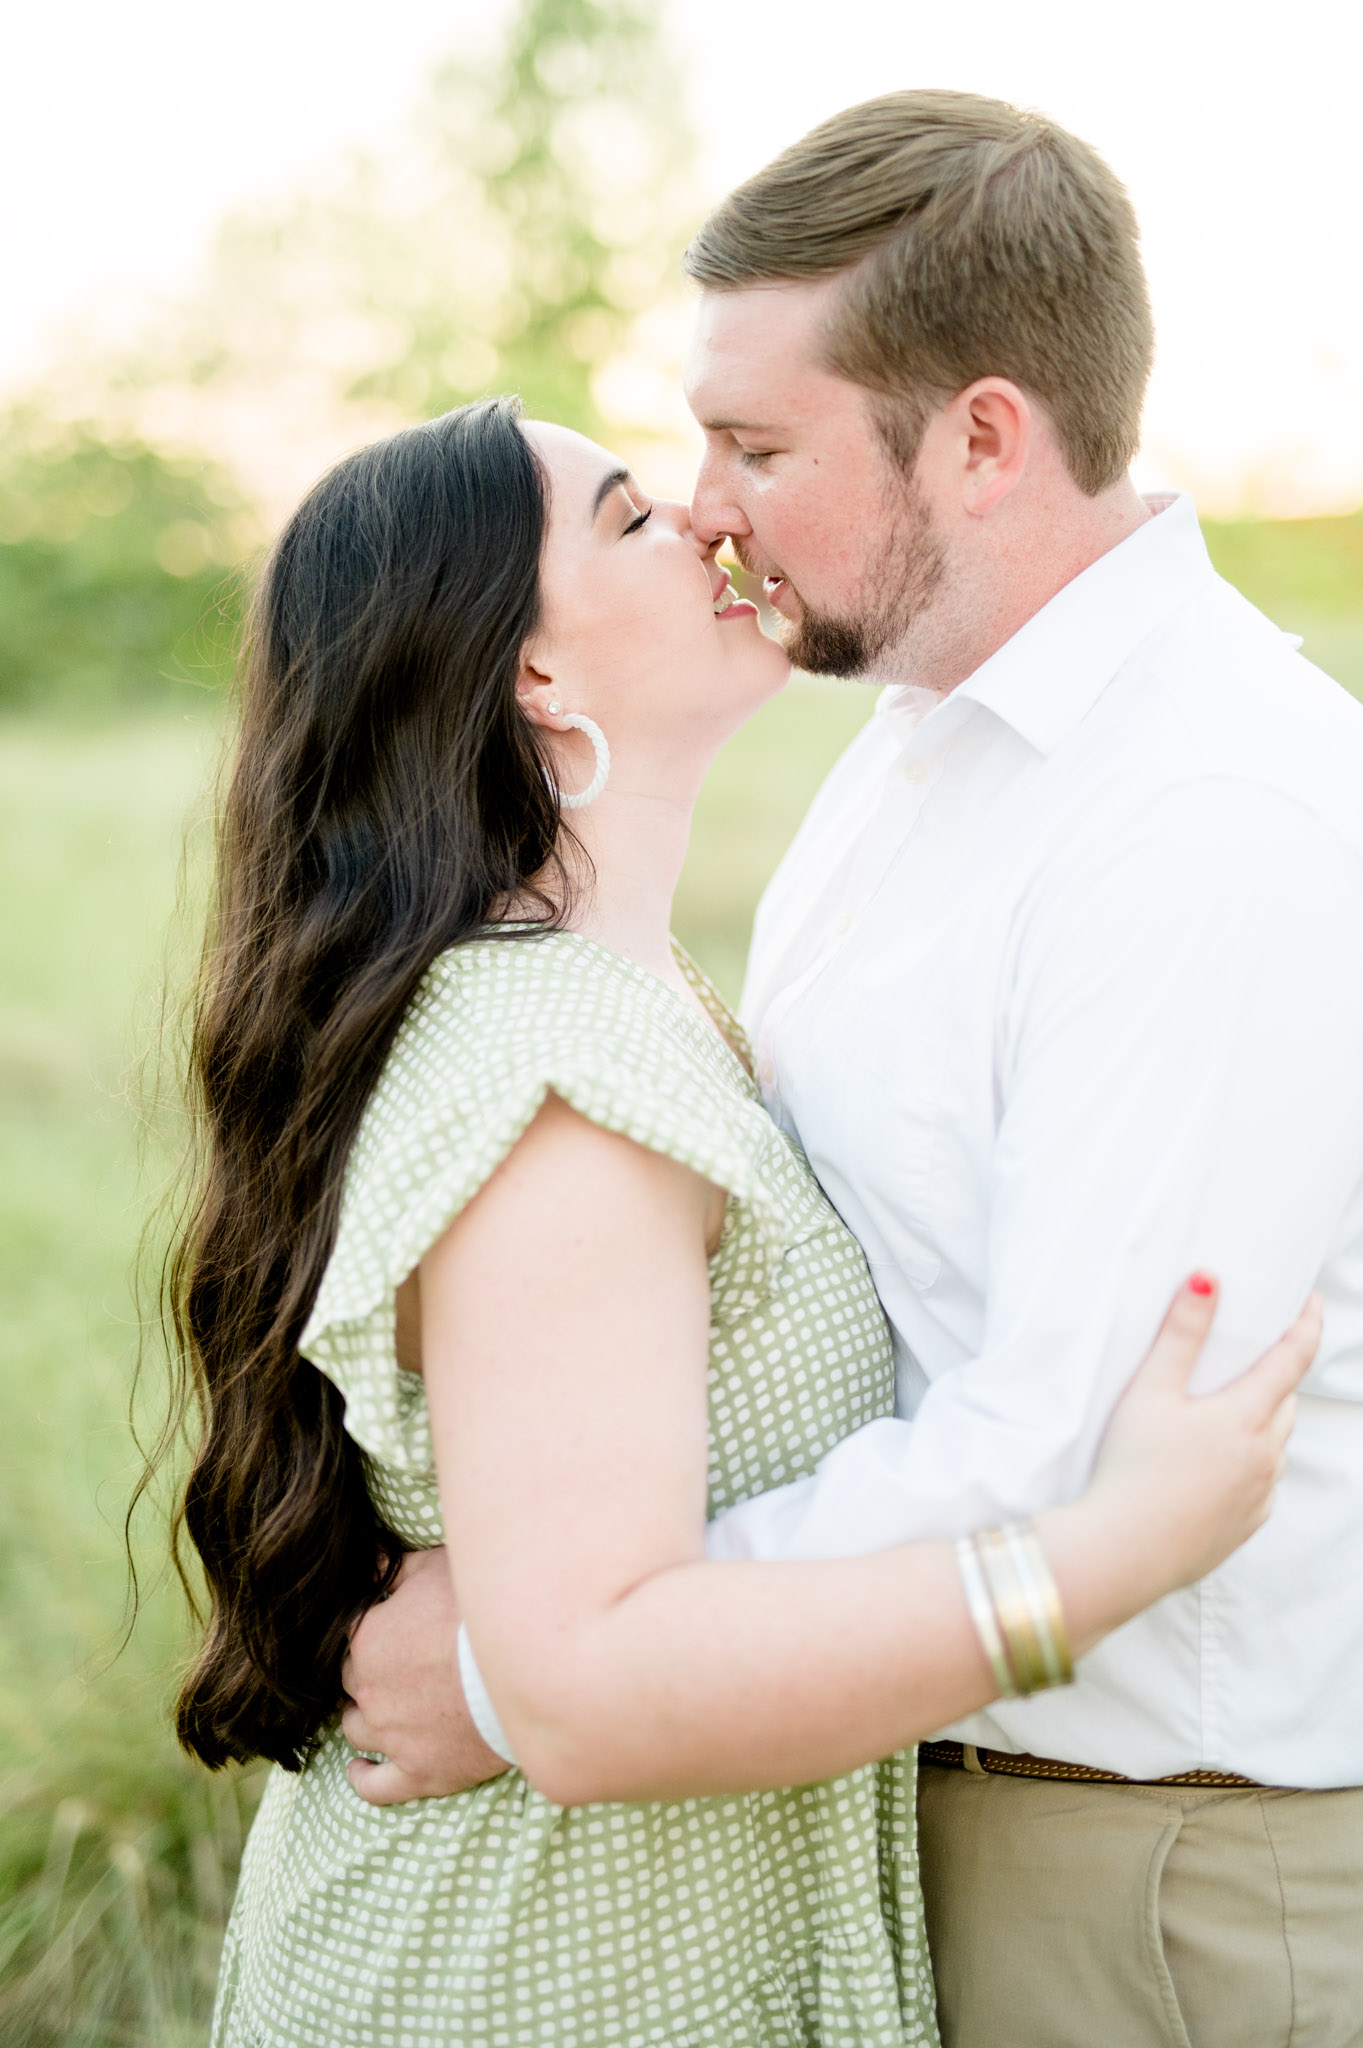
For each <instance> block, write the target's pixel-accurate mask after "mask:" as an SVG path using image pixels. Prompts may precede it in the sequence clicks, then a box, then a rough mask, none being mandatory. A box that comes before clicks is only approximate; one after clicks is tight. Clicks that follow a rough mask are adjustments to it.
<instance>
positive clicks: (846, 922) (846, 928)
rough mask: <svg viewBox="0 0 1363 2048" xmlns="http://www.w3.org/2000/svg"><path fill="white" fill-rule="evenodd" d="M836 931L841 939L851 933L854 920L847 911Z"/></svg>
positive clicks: (839, 920)
mask: <svg viewBox="0 0 1363 2048" xmlns="http://www.w3.org/2000/svg"><path fill="white" fill-rule="evenodd" d="M835 929H836V930H837V933H838V935H839V937H842V936H843V935H844V934H846V933H847V932H850V931H851V929H852V919H851V917H850V915H849V914H848V912H847V911H845V910H844V912H843V913H842V916H841V917H840V918H839V919H838V922H837V925H836V927H835Z"/></svg>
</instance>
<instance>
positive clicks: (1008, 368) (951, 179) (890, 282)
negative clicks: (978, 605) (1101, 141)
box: [685, 92, 1153, 494]
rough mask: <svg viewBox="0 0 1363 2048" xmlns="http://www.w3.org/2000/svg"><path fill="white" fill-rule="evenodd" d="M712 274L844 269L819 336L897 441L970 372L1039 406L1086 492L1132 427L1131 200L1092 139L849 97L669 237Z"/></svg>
mask: <svg viewBox="0 0 1363 2048" xmlns="http://www.w3.org/2000/svg"><path fill="white" fill-rule="evenodd" d="M685 268H686V270H687V273H688V274H689V275H690V276H691V277H692V278H694V279H696V280H697V282H698V283H700V284H702V285H704V286H705V287H706V288H707V289H709V290H712V291H732V290H737V289H739V288H741V287H744V286H751V285H758V284H763V283H776V282H778V281H780V280H786V279H800V278H815V277H828V276H832V275H835V274H837V273H838V272H842V271H845V272H846V273H847V278H846V284H845V287H844V289H843V290H841V291H840V292H839V293H838V294H837V296H836V299H835V302H834V309H833V311H832V312H831V314H830V316H829V320H828V325H827V329H826V332H825V338H824V355H825V361H826V362H827V364H828V367H829V368H830V369H833V370H835V371H836V372H837V373H838V374H839V375H842V376H845V377H848V378H850V379H852V381H853V382H855V383H857V384H861V385H864V386H865V387H866V388H867V389H868V390H870V391H873V392H875V393H876V394H878V395H879V396H880V397H881V398H883V399H884V400H886V401H888V403H887V404H885V405H882V406H879V407H878V408H877V416H878V417H879V418H880V420H881V424H882V427H883V430H884V432H885V434H886V438H887V439H888V440H889V442H890V445H891V447H892V448H894V449H895V450H896V452H897V453H898V454H900V455H901V457H903V458H905V459H910V458H911V457H912V455H913V454H914V453H916V450H917V445H918V441H919V438H920V435H921V430H922V426H923V424H924V422H925V420H926V418H927V417H928V415H929V413H930V411H931V410H932V408H933V407H934V406H935V405H938V404H942V403H945V402H946V400H948V399H949V398H951V397H953V396H954V395H955V394H956V393H957V392H958V391H961V390H964V389H965V387H966V386H967V385H968V384H972V383H973V382H974V381H975V380H976V378H978V377H990V376H996V377H1007V378H1009V379H1011V381H1012V382H1013V383H1015V384H1017V385H1019V386H1020V387H1021V388H1022V389H1023V390H1024V391H1025V392H1027V393H1028V394H1029V395H1030V396H1032V397H1034V398H1035V399H1037V400H1039V401H1040V403H1041V404H1042V406H1044V408H1045V410H1046V412H1047V414H1048V415H1049V417H1050V419H1051V421H1052V423H1053V425H1054V428H1055V432H1056V435H1057V438H1058V440H1059V443H1060V447H1061V450H1062V452H1063V454H1064V458H1065V461H1066V463H1067V465H1068V467H1069V470H1070V472H1071V474H1072V475H1073V477H1074V479H1075V481H1076V482H1077V483H1078V484H1079V486H1080V488H1081V489H1083V490H1084V491H1086V492H1089V493H1090V494H1093V493H1096V492H1098V491H1101V490H1104V489H1106V488H1107V487H1108V486H1109V485H1111V484H1113V483H1115V482H1117V480H1118V479H1119V478H1120V477H1121V476H1122V474H1123V473H1124V472H1125V470H1126V469H1127V468H1128V466H1129V465H1130V462H1131V459H1132V457H1133V455H1134V454H1135V452H1136V447H1137V444H1138V442H1139V439H1140V415H1141V403H1142V400H1143V398H1144V395H1145V385H1146V379H1147V378H1148V376H1149V374H1150V362H1151V357H1152V354H1153V332H1152V327H1151V320H1150V302H1149V297H1148V294H1147V291H1146V284H1145V274H1144V271H1143V270H1142V267H1141V259H1140V249H1139V240H1138V234H1137V228H1136V217H1135V214H1134V213H1133V211H1132V207H1131V201H1130V200H1129V198H1128V197H1127V194H1126V191H1125V188H1124V187H1123V186H1122V184H1121V183H1120V181H1119V180H1118V178H1117V177H1116V176H1115V174H1114V173H1113V172H1112V171H1111V170H1110V169H1109V167H1108V166H1107V165H1106V164H1105V163H1104V162H1103V160H1102V158H1101V157H1100V156H1099V155H1098V154H1097V152H1096V151H1095V150H1093V149H1091V148H1090V147H1089V145H1088V144H1087V143H1086V142H1081V141H1080V140H1079V139H1078V137H1077V136H1074V135H1070V134H1069V133H1067V131H1066V130H1065V129H1063V128H1060V127H1058V126H1057V125H1056V124H1055V123H1054V122H1053V121H1049V120H1047V119H1046V118H1045V116H1044V115H1041V114H1033V113H1026V112H1023V111H1022V110H1020V109H1019V108H1017V107H1011V106H1008V105H1007V104H1006V103H1005V102H1004V101H1002V100H990V99H980V98H977V97H976V96H975V95H974V94H971V93H955V92H895V93H886V94H885V95H884V97H883V98H881V99H874V100H867V101H865V102H864V103H863V104H862V105H861V106H857V107H849V108H847V109H846V111H845V112H843V113H841V114H835V115H834V116H833V118H832V119H831V120H829V121H824V122H822V123H821V125H820V126H819V127H817V128H815V129H813V130H811V132H810V133H809V134H808V135H806V136H805V137H804V138H803V140H802V141H800V142H797V143H795V144H793V145H792V147H791V148H789V149H787V150H785V151H783V152H782V154H781V155H780V156H778V157H777V158H776V159H775V161H774V162H772V163H770V164H768V165H767V166H766V168H765V170H761V171H759V172H758V173H757V174H756V176H755V177H752V178H749V179H748V180H747V182H746V183H745V184H742V185H740V186H739V187H738V188H737V190H736V191H734V192H731V193H730V195H729V197H728V198H727V199H725V200H724V201H723V202H722V203H721V204H720V205H719V206H717V207H716V208H715V210H714V212H713V213H712V214H711V215H710V217H709V219H708V220H707V221H706V222H705V224H704V225H703V227H702V228H701V230H700V232H699V234H698V235H697V236H696V238H695V240H694V241H693V242H692V244H691V246H690V248H689V249H688V250H687V252H686V259H685Z"/></svg>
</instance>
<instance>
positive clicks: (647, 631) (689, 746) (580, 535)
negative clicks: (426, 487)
mask: <svg viewBox="0 0 1363 2048" xmlns="http://www.w3.org/2000/svg"><path fill="white" fill-rule="evenodd" d="M524 431H525V434H526V437H527V439H528V440H529V441H530V443H531V445H532V446H533V447H534V449H535V451H536V453H537V454H538V456H539V457H540V460H541V462H542V463H543V464H544V467H545V470H546V472H547V474H548V478H549V493H550V509H549V527H548V533H547V536H546V541H545V549H544V558H543V563H542V568H541V579H540V581H541V596H542V602H543V618H542V622H541V625H540V628H539V630H538V631H537V632H536V633H535V635H534V636H533V639H532V641H531V643H530V645H529V646H528V647H527V648H526V650H525V657H524V660H525V671H524V673H523V675H522V680H521V684H520V691H519V694H520V697H521V702H522V704H523V705H524V706H525V708H526V709H527V710H530V709H532V708H533V709H534V711H535V712H536V714H537V715H538V716H539V718H540V722H543V723H547V724H549V725H550V726H551V727H552V726H553V725H554V724H555V723H556V722H557V723H561V721H555V720H554V719H553V718H546V717H545V714H546V712H547V706H548V704H549V702H551V701H552V702H555V703H558V704H560V705H561V706H562V710H563V712H564V713H565V714H566V713H568V712H581V713H584V714H585V715H586V716H587V717H588V718H593V719H595V720H596V722H597V724H598V725H600V727H601V728H602V730H603V731H604V733H605V735H606V738H607V741H608V742H609V744H610V748H611V752H612V756H613V758H614V760H615V761H616V762H617V763H618V764H619V766H620V768H621V770H622V771H624V772H628V768H627V764H628V763H629V762H630V761H631V759H632V760H633V762H634V763H635V764H636V765H637V766H638V767H639V768H640V769H641V770H642V771H643V774H644V776H645V778H647V776H648V774H649V761H650V757H652V758H653V761H654V765H655V766H657V767H659V768H661V767H662V766H663V764H664V763H670V764H671V765H672V767H673V768H675V769H676V770H678V771H682V770H684V769H685V767H686V766H687V765H688V764H690V765H695V766H696V767H698V768H699V769H700V770H701V771H703V769H704V766H705V765H706V763H707V762H708V761H709V759H710V758H711V757H712V755H713V754H714V753H715V751H716V750H717V749H718V748H719V747H720V746H721V745H722V744H723V742H724V741H725V740H726V739H727V738H728V737H729V735H730V733H732V732H734V731H735V730H736V729H737V727H738V726H740V725H741V724H742V723H743V722H744V720H745V719H746V718H748V717H749V716H750V715H751V713H752V712H753V711H755V710H756V709H757V707H758V705H759V704H761V703H763V702H764V701H765V699H766V698H768V697H770V696H772V695H773V694H774V693H775V691H777V690H779V689H780V688H781V685H782V684H783V683H784V682H785V680H786V678H787V676H788V675H789V673H790V664H789V661H788V660H787V657H786V655H785V654H784V653H783V651H782V650H781V648H780V647H778V646H777V645H776V643H775V642H774V641H772V640H769V639H768V638H767V637H766V635H765V634H764V633H763V631H762V629H761V626H760V625H759V623H758V616H757V611H756V609H755V607H754V606H752V605H751V604H747V603H745V602H743V601H741V600H738V599H732V600H731V598H730V592H731V586H730V583H729V578H728V573H727V571H726V570H723V569H721V568H720V567H719V566H718V564H717V563H716V562H715V560H714V559H713V554H714V551H713V550H708V551H707V550H706V549H705V548H704V547H702V545H701V544H700V543H699V542H698V541H697V540H696V538H695V536H694V535H693V533H692V531H691V522H690V515H689V513H688V511H687V508H686V506H684V505H678V504H673V503H671V502H670V501H668V500H664V499H650V498H648V497H646V496H645V495H644V493H643V492H642V491H641V490H640V489H639V486H638V484H637V483H636V482H635V481H634V478H633V477H632V476H631V475H630V473H629V471H628V470H627V469H626V468H625V467H624V465H623V464H622V463H621V462H619V461H618V460H617V459H616V458H615V457H614V456H612V455H610V454H608V453H607V451H606V450H605V449H604V448H598V447H597V445H596V443H595V442H594V441H588V440H586V439H585V438H584V437H583V436H582V435H581V434H575V433H572V432H571V431H570V430H569V429H568V428H566V427H558V426H552V425H549V424H547V423H545V422H543V421H538V420H535V421H529V422H527V423H526V425H525V430H524ZM717 605H718V607H719V608H718V609H717V608H716V607H717ZM584 758H585V756H584ZM613 779H614V771H613Z"/></svg>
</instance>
